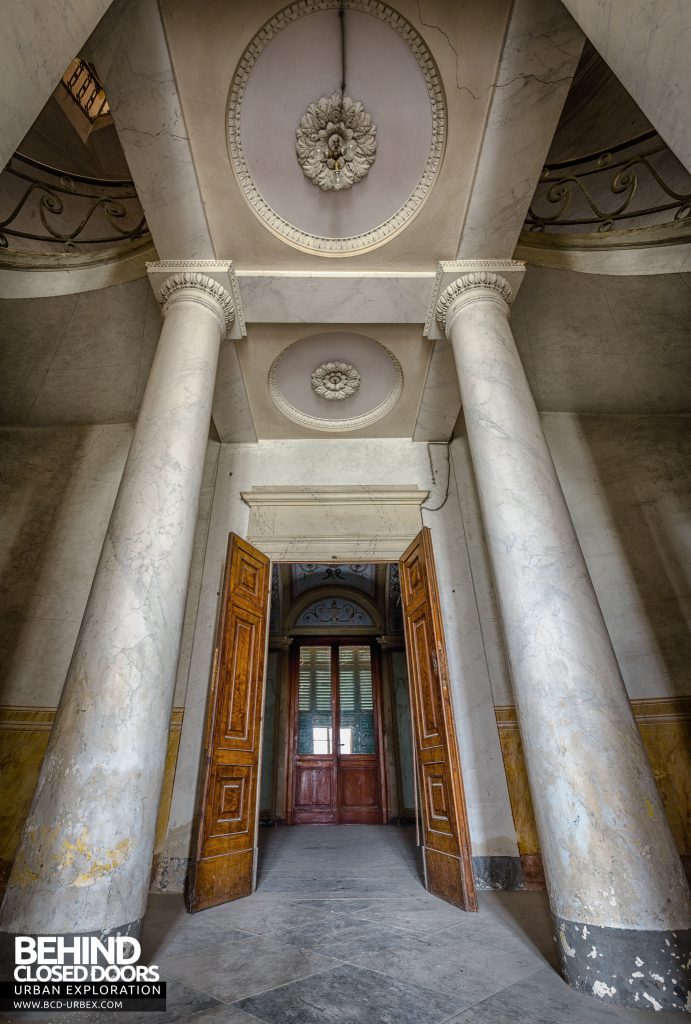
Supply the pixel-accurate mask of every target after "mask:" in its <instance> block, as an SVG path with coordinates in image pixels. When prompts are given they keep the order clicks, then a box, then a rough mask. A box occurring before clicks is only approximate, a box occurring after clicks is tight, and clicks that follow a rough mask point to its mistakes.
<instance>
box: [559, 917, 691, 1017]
mask: <svg viewBox="0 0 691 1024" xmlns="http://www.w3.org/2000/svg"><path fill="white" fill-rule="evenodd" d="M553 921H554V928H555V940H556V943H557V948H558V950H559V959H560V962H561V972H562V974H563V976H564V978H565V980H566V981H567V982H568V983H569V985H571V987H572V988H575V989H577V990H578V991H579V992H586V993H587V994H588V995H590V996H593V997H595V998H596V999H600V1000H601V1001H602V1002H603V1003H616V1004H618V1005H619V1006H631V1007H635V1008H636V1009H638V1010H678V1011H684V1010H686V1011H689V1010H691V995H690V994H689V986H690V983H691V971H690V969H689V968H690V967H691V928H686V929H679V930H677V931H637V930H635V929H633V928H606V927H603V926H602V925H594V924H583V923H580V922H578V921H567V920H565V919H564V918H561V917H557V915H556V914H555V915H553Z"/></svg>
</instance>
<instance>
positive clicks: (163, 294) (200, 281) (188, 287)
mask: <svg viewBox="0 0 691 1024" xmlns="http://www.w3.org/2000/svg"><path fill="white" fill-rule="evenodd" d="M182 295H184V296H185V298H194V299H196V301H198V302H201V303H202V305H205V306H207V308H209V309H211V310H212V312H213V313H215V314H216V317H217V319H218V322H219V326H220V328H221V332H222V334H223V335H224V336H225V335H226V334H227V333H228V332H229V331H230V328H231V327H232V325H233V320H234V319H235V305H234V304H233V300H232V298H231V297H230V295H229V294H228V292H227V291H226V290H225V288H224V287H223V285H220V284H219V283H218V281H214V280H213V279H212V278H211V277H207V276H206V274H198V273H196V272H194V271H189V270H184V271H182V272H181V273H178V274H171V276H170V277H167V278H166V279H165V281H164V282H163V284H162V285H161V287H160V289H159V292H158V301H159V302H160V303H161V307H162V312H163V316H165V315H166V313H167V312H168V309H169V308H170V304H171V303H172V302H173V301H174V300H175V298H176V297H181V296H182Z"/></svg>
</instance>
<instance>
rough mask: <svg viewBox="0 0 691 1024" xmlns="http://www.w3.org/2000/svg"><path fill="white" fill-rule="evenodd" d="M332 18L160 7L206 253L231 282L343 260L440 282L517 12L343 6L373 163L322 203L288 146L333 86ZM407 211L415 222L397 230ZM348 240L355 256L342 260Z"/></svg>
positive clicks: (467, 5) (188, 5)
mask: <svg viewBox="0 0 691 1024" xmlns="http://www.w3.org/2000/svg"><path fill="white" fill-rule="evenodd" d="M335 6H336V3H335V0H300V3H294V4H292V5H290V6H289V7H285V8H282V9H281V8H280V7H279V6H278V5H276V3H275V0H256V2H254V3H253V4H251V5H250V4H228V3H227V2H221V0H210V2H209V3H207V4H205V8H204V10H205V17H204V18H200V17H199V6H198V4H197V3H193V2H191V0H163V2H162V3H161V12H162V16H163V20H164V24H165V29H166V39H167V42H168V46H169V49H170V54H171V59H172V65H173V69H174V73H175V81H176V85H177V88H178V91H179V97H180V102H181V105H182V110H183V113H184V120H185V125H186V129H187V132H188V136H189V143H190V150H191V155H192V159H193V161H194V165H195V170H196V175H197V178H198V181H199V188H200V193H201V196H202V199H203V203H204V208H205V212H206V217H207V220H208V225H209V229H210V232H211V236H212V238H213V244H214V250H215V253H216V255H217V257H218V258H224V257H226V256H229V257H231V258H232V259H233V260H234V262H235V265H236V268H237V269H238V270H248V269H267V268H272V269H280V268H285V267H291V268H294V269H298V268H308V267H315V266H317V265H319V264H320V263H321V265H322V266H323V263H324V256H325V255H327V256H331V257H332V258H334V257H337V256H340V257H341V258H342V257H343V256H344V255H347V257H348V260H349V264H351V265H352V266H354V267H358V268H366V267H379V268H381V267H383V266H387V267H400V268H401V269H405V268H420V267H424V268H425V269H429V270H432V271H433V270H434V269H435V267H436V263H437V261H438V260H439V259H440V258H442V259H447V258H453V257H454V256H455V255H456V251H457V247H458V240H459V236H460V231H461V225H462V222H463V213H464V210H465V207H466V203H467V199H468V196H469V193H470V189H471V187H472V182H473V176H474V172H475V166H476V162H477V157H478V152H479V149H480V146H481V143H482V136H483V126H484V123H485V118H486V114H487V110H488V107H489V104H490V100H491V90H492V84H493V81H494V75H495V72H496V68H497V61H498V58H499V54H500V52H501V47H502V42H503V39H504V35H505V30H506V20H507V15H508V11H509V10H510V4H508V3H507V0H486V2H485V3H484V4H483V5H482V9H480V8H479V7H478V5H477V4H476V3H475V2H474V0H472V2H471V0H463V2H458V3H451V2H444V3H441V4H439V5H437V6H436V7H435V9H434V10H433V11H432V10H430V11H427V12H424V11H423V10H422V9H421V5H419V4H418V3H417V0H402V2H397V3H396V5H395V11H394V10H393V9H391V8H389V7H388V6H387V5H386V4H384V3H379V2H378V0H347V5H346V6H347V11H346V45H347V53H346V59H347V71H346V91H347V93H348V94H349V95H350V96H351V97H352V98H353V99H354V100H359V101H361V102H362V103H363V105H364V107H365V108H366V110H367V111H368V112H369V113H370V114H371V116H372V118H373V120H374V122H375V124H376V127H377V139H378V146H377V155H376V159H375V162H374V165H373V166H372V167H371V169H370V171H369V173H368V175H367V176H366V177H365V178H363V179H362V180H361V181H360V182H358V183H357V184H356V185H354V186H353V188H351V189H349V190H347V191H344V192H340V193H335V192H329V193H326V194H324V193H322V192H320V190H319V189H318V188H317V187H315V185H314V184H312V183H311V182H310V181H309V180H308V179H307V178H306V177H305V175H304V174H303V172H302V169H301V167H300V165H299V163H298V161H297V158H296V153H295V131H296V128H297V127H298V125H299V122H300V118H301V117H302V116H303V114H304V113H305V111H306V109H307V107H308V105H309V104H310V103H314V102H316V101H318V100H319V99H320V98H321V97H324V96H330V95H332V93H333V92H334V91H335V90H336V89H338V87H339V85H340V74H341V68H340V47H339V41H340V40H339V35H338V14H337V12H336V11H335V10H334V9H333V8H334V7H335ZM368 12H370V13H368ZM450 40H453V45H451V44H450V43H449V41H450ZM459 67H462V69H463V71H462V74H460V73H459ZM228 133H229V134H230V142H231V145H230V151H229V145H228V137H227V135H228ZM445 138H446V145H444V139H445ZM238 146H239V156H240V160H239V162H238V159H234V158H235V157H238V152H237V147H238ZM234 147H235V149H234ZM433 152H434V154H435V161H436V162H435V163H433V165H430V164H429V160H430V154H432V153H433ZM437 164H438V170H437ZM423 179H424V181H423ZM404 209H405V216H406V217H408V214H411V215H410V216H409V217H408V219H407V220H406V219H405V217H402V218H401V219H397V218H398V214H399V212H400V211H402V210H404ZM391 218H393V220H394V221H395V223H390V224H389V226H388V227H387V229H386V230H385V231H382V232H380V231H379V227H380V226H381V225H382V223H385V222H387V219H389V221H391ZM279 222H280V223H279ZM290 225H292V226H293V234H292V235H291V231H290ZM373 232H374V235H376V237H374V235H373V236H372V237H370V235H372V233H373ZM304 235H310V237H311V238H312V239H313V240H314V239H315V238H317V236H318V237H319V238H321V239H330V240H331V241H332V242H333V241H337V242H338V243H339V244H338V245H335V246H333V247H331V248H329V247H328V246H327V247H326V248H325V247H324V246H322V245H321V243H318V242H316V241H313V242H310V238H305V237H303V236H304ZM346 237H348V238H351V239H352V238H356V239H359V241H357V243H353V245H352V246H349V245H346V246H344V245H343V244H342V243H343V240H344V239H345V238H346ZM240 239H241V244H238V242H239V240H240ZM375 254H376V255H375Z"/></svg>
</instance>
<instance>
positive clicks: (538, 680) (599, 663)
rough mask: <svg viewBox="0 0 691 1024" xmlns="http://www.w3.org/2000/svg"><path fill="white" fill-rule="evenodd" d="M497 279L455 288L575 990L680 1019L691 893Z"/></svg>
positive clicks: (474, 439)
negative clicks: (676, 1014) (666, 1012)
mask: <svg viewBox="0 0 691 1024" xmlns="http://www.w3.org/2000/svg"><path fill="white" fill-rule="evenodd" d="M511 297H512V296H511V288H510V286H509V284H508V283H507V281H506V280H505V279H504V278H502V277H500V276H499V275H497V274H494V273H492V272H484V271H483V272H478V273H469V274H466V275H464V276H462V277H460V278H459V279H458V280H456V281H454V282H453V283H452V284H450V285H449V287H448V288H446V290H445V291H444V292H443V294H442V295H441V298H440V300H439V303H438V305H437V320H438V322H439V323H440V325H441V327H442V328H443V330H444V331H445V332H446V335H447V337H448V338H449V340H450V341H451V344H452V347H453V352H454V358H455V362H456V369H457V372H458V379H459V383H460V389H461V396H462V399H463V408H464V413H465V421H466V426H467V432H468V440H469V445H470V451H471V456H472V461H473V467H474V471H475V475H476V478H477V483H478V489H479V494H480V502H481V507H482V514H483V519H484V525H485V530H486V534H487V542H488V546H489V552H490V558H491V563H492V569H493V573H494V577H495V582H496V588H497V595H498V601H499V606H500V611H501V617H502V623H503V629H504V636H505V641H506V647H507V653H508V658H509V664H510V668H511V674H512V679H513V689H514V698H515V701H516V709H517V714H518V721H519V726H520V731H521V737H522V741H523V749H524V752H525V759H526V766H527V769H528V777H529V781H530V788H531V793H532V797H533V804H534V807H535V815H536V819H537V825H538V831H539V836H540V846H541V850H542V857H543V862H544V868H545V875H546V878H547V886H548V890H549V898H550V904H551V909H552V914H553V918H554V925H555V938H556V940H557V945H558V948H559V954H560V958H561V965H562V972H563V974H564V977H565V978H566V980H567V981H568V982H569V983H570V984H571V985H573V987H574V988H578V989H580V990H582V991H586V992H589V993H590V994H592V995H594V996H596V997H599V998H601V999H602V1000H603V1001H604V1002H616V1003H622V1004H625V1005H631V1006H637V1007H640V1008H648V1009H660V1008H664V1009H682V1008H684V1007H685V1005H686V999H687V991H688V961H689V951H690V949H689V947H690V943H691V930H689V929H690V926H691V905H690V900H689V889H688V885H687V882H686V878H685V875H684V872H683V869H682V866H681V862H680V859H679V856H678V854H677V850H676V848H675V844H674V839H673V837H672V834H671V831H670V828H669V825H668V823H667V819H666V817H665V812H664V809H663V806H662V802H661V800H660V796H659V794H658V790H657V787H656V785H655V780H654V777H653V774H652V771H651V768H650V764H649V762H648V760H647V757H646V754H645V751H644V748H643V745H642V742H641V738H640V735H639V733H638V729H637V727H636V724H635V722H634V718H633V714H632V712H631V707H630V704H629V700H628V697H627V693H626V689H625V687H624V683H623V680H622V677H621V673H620V670H619V666H618V664H617V660H616V657H615V654H614V650H613V648H612V644H611V641H610V638H609V635H608V632H607V627H606V625H605V622H604V619H603V617H602V612H601V610H600V607H599V604H598V600H597V597H596V595H595V591H594V589H593V585H592V582H591V580H590V576H589V574H588V569H587V566H586V564H585V560H584V558H583V555H582V552H581V549H580V546H579V543H578V538H577V537H576V533H575V530H574V527H573V524H572V522H571V517H570V515H569V510H568V508H567V506H566V502H565V500H564V496H563V494H562V491H561V487H560V485H559V480H558V478H557V474H556V472H555V469H554V465H553V463H552V459H551V456H550V453H549V449H548V447H547V443H546V441H545V437H544V434H543V432H542V428H541V425H540V420H539V417H538V414H537V410H536V408H535V403H534V401H533V398H532V395H531V393H530V388H529V386H528V382H527V380H526V376H525V373H524V371H523V367H522V365H521V361H520V358H519V356H518V352H517V349H516V345H515V342H514V338H513V334H512V332H511V327H510V325H509V305H510V302H511Z"/></svg>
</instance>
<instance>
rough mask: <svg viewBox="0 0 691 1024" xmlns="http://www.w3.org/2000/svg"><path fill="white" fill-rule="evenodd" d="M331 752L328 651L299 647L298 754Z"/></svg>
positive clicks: (331, 716) (331, 725)
mask: <svg viewBox="0 0 691 1024" xmlns="http://www.w3.org/2000/svg"><path fill="white" fill-rule="evenodd" d="M331 753H333V712H332V705H331V648H330V647H301V648H300V675H299V682H298V754H331Z"/></svg>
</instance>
